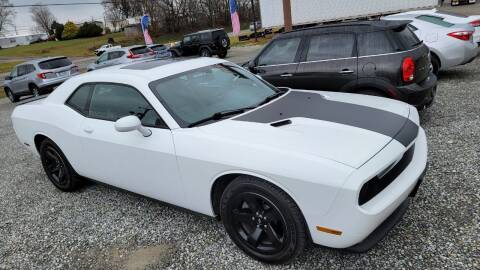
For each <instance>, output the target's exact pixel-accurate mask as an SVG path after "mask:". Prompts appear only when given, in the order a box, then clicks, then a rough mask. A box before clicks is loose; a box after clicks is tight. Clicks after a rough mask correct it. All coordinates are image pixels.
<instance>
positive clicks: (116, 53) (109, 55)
mask: <svg viewBox="0 0 480 270" xmlns="http://www.w3.org/2000/svg"><path fill="white" fill-rule="evenodd" d="M154 57H155V52H154V51H153V50H152V49H150V48H148V47H147V46H145V45H136V46H131V47H125V48H118V49H110V50H108V51H106V52H105V53H104V54H102V55H101V56H100V57H99V58H98V59H97V60H96V61H95V62H94V63H92V64H90V65H89V66H88V67H87V71H93V70H97V69H102V68H106V67H111V66H115V65H120V64H126V63H130V62H135V61H141V60H148V59H153V58H154Z"/></svg>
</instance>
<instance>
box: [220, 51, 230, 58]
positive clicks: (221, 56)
mask: <svg viewBox="0 0 480 270" xmlns="http://www.w3.org/2000/svg"><path fill="white" fill-rule="evenodd" d="M227 53H228V52H227V51H221V52H219V53H218V57H220V58H222V59H223V58H225V57H227Z"/></svg>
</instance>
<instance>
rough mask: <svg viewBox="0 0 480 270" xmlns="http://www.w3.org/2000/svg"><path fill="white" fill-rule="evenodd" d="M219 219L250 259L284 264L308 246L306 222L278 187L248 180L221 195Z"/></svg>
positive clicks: (241, 181)
mask: <svg viewBox="0 0 480 270" xmlns="http://www.w3.org/2000/svg"><path fill="white" fill-rule="evenodd" d="M220 216H221V218H222V220H223V224H224V226H225V229H226V231H227V233H228V234H229V235H230V238H231V239H232V241H233V242H234V243H235V244H236V245H237V246H238V247H240V248H241V249H242V250H243V251H244V252H245V253H247V254H248V255H249V256H251V257H253V258H255V259H257V260H261V261H264V262H269V263H285V262H288V261H290V260H292V259H294V258H295V257H296V256H297V255H299V254H300V253H301V252H302V251H303V249H304V248H305V245H306V244H307V239H308V238H307V237H308V236H307V232H306V226H305V221H304V218H303V215H302V213H301V212H300V209H298V206H297V205H296V204H295V202H294V201H293V200H292V199H291V198H290V197H289V196H288V195H287V194H286V193H285V192H283V191H282V190H280V189H279V188H278V187H276V186H274V185H272V184H270V183H268V182H265V181H262V180H259V179H256V178H253V177H248V176H241V177H238V178H237V179H236V180H234V181H233V182H232V183H231V184H230V185H228V187H227V188H226V190H225V192H224V193H223V195H222V198H221V202H220Z"/></svg>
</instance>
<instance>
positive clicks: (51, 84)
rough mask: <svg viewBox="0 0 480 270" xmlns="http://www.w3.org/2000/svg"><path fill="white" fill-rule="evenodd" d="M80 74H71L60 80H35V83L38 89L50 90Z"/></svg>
mask: <svg viewBox="0 0 480 270" xmlns="http://www.w3.org/2000/svg"><path fill="white" fill-rule="evenodd" d="M78 74H80V73H73V74H70V75H68V76H65V77H60V78H53V79H44V80H37V81H36V82H35V83H36V85H37V86H38V87H39V88H40V89H51V88H55V87H57V86H59V85H60V84H62V83H63V82H64V81H66V80H68V79H70V78H71V77H73V76H76V75H78Z"/></svg>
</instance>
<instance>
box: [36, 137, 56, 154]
mask: <svg viewBox="0 0 480 270" xmlns="http://www.w3.org/2000/svg"><path fill="white" fill-rule="evenodd" d="M45 139H49V140H51V141H52V142H54V143H55V141H53V140H52V139H51V138H50V137H48V136H47V135H45V134H43V133H37V134H35V135H34V136H33V143H34V144H35V149H36V150H37V153H38V154H40V145H42V142H43V141H45Z"/></svg>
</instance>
